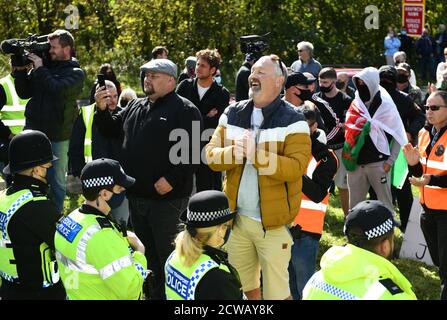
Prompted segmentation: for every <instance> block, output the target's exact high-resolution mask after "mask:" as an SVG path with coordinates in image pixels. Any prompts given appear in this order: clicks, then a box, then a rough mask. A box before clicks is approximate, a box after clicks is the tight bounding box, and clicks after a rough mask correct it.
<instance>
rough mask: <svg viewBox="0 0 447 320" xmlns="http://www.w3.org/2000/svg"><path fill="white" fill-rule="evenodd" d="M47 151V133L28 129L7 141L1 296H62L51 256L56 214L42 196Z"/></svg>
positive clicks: (0, 206)
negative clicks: (8, 177) (8, 180)
mask: <svg viewBox="0 0 447 320" xmlns="http://www.w3.org/2000/svg"><path fill="white" fill-rule="evenodd" d="M54 160H57V158H56V157H54V156H53V152H52V150H51V143H50V140H49V139H48V138H47V136H46V135H45V134H44V133H42V132H40V131H34V130H25V131H23V132H21V133H19V134H18V135H16V136H15V137H14V138H13V139H12V140H11V144H10V145H9V165H7V166H6V167H5V169H4V172H5V174H12V175H13V180H12V185H11V186H10V187H9V188H8V189H7V190H6V193H2V194H1V196H0V235H1V238H0V275H1V278H2V287H1V297H2V299H4V300H6V299H64V298H65V290H64V288H63V286H62V283H61V282H60V281H59V275H58V272H57V266H56V261H55V259H54V252H53V250H54V241H53V238H54V232H55V229H56V221H57V219H58V218H59V214H58V212H57V210H56V208H55V206H54V205H53V203H52V202H51V201H50V200H49V199H48V197H47V194H48V183H47V180H46V176H47V170H48V169H49V168H50V167H51V165H52V164H51V162H52V161H54Z"/></svg>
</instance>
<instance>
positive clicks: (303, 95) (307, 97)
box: [295, 89, 312, 102]
mask: <svg viewBox="0 0 447 320" xmlns="http://www.w3.org/2000/svg"><path fill="white" fill-rule="evenodd" d="M300 91H301V93H300V94H296V93H295V95H296V96H297V97H298V98H300V99H301V100H302V101H303V102H304V101H307V100H310V98H312V92H310V90H302V89H300Z"/></svg>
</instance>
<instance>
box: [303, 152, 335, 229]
mask: <svg viewBox="0 0 447 320" xmlns="http://www.w3.org/2000/svg"><path fill="white" fill-rule="evenodd" d="M329 151H330V152H331V153H332V154H333V156H334V157H335V159H337V164H338V158H337V156H336V155H335V154H334V153H333V151H332V150H329ZM320 162H321V160H320V161H318V162H317V161H316V160H315V158H314V157H312V158H311V159H310V162H309V165H308V166H307V172H306V175H307V176H308V177H310V178H312V174H313V172H314V171H315V168H316V167H318V165H319V164H320ZM337 167H338V165H337ZM328 202H329V192H328V193H327V195H326V197H324V199H323V201H321V202H320V203H316V202H313V201H312V200H310V199H309V198H308V197H307V196H306V195H305V194H304V193H302V197H301V208H300V210H299V211H298V214H297V215H296V217H295V220H294V225H300V226H301V230H303V231H307V232H312V233H317V234H322V233H323V225H324V216H325V214H326V208H327V204H328Z"/></svg>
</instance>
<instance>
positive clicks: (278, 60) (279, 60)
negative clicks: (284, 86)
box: [270, 55, 287, 75]
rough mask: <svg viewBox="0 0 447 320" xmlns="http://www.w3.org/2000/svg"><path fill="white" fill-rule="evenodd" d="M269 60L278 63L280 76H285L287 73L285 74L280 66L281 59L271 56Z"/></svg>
mask: <svg viewBox="0 0 447 320" xmlns="http://www.w3.org/2000/svg"><path fill="white" fill-rule="evenodd" d="M270 59H272V60H273V61H276V62H278V65H279V69H280V70H281V74H282V75H286V74H287V73H286V72H285V70H284V68H283V66H282V61H281V58H280V57H278V56H277V55H271V56H270Z"/></svg>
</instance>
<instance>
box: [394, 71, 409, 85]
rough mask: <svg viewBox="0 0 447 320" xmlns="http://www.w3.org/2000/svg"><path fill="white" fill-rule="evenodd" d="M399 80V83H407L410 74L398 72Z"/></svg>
mask: <svg viewBox="0 0 447 320" xmlns="http://www.w3.org/2000/svg"><path fill="white" fill-rule="evenodd" d="M397 82H399V83H406V82H408V76H407V75H405V74H403V73H398V74H397Z"/></svg>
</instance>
